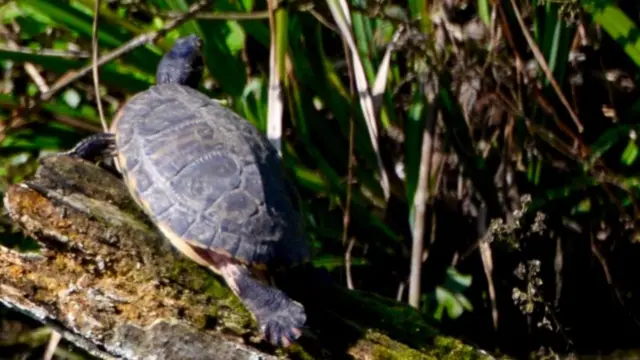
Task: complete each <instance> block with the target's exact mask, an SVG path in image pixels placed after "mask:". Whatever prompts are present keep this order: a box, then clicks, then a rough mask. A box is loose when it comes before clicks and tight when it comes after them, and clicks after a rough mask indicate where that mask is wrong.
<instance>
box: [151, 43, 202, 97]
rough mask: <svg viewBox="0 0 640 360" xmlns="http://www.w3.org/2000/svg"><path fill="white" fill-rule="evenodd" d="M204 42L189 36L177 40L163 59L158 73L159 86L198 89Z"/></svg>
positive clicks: (200, 78)
mask: <svg viewBox="0 0 640 360" xmlns="http://www.w3.org/2000/svg"><path fill="white" fill-rule="evenodd" d="M201 48H202V40H200V38H199V37H198V36H196V35H189V36H185V37H182V38H179V39H178V40H176V42H175V44H174V45H173V47H172V48H171V50H170V51H169V52H168V53H167V54H166V55H165V56H163V57H162V60H160V64H159V65H158V71H157V72H156V83H157V84H180V85H187V86H190V87H192V88H197V87H198V84H199V83H200V80H202V71H203V60H202V52H201Z"/></svg>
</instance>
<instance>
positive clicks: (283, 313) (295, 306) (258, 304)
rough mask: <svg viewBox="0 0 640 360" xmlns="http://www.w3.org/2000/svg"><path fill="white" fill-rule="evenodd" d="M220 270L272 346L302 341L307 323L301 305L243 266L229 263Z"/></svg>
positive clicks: (285, 345)
mask: <svg viewBox="0 0 640 360" xmlns="http://www.w3.org/2000/svg"><path fill="white" fill-rule="evenodd" d="M220 270H222V271H221V274H222V276H223V277H224V278H225V280H226V281H227V283H228V284H229V286H230V287H231V288H232V289H233V291H234V292H235V293H236V295H238V297H239V298H240V300H241V301H242V302H243V303H244V304H245V306H246V307H247V309H248V310H249V311H250V312H251V313H253V315H254V316H255V317H256V320H257V321H258V324H259V326H260V329H261V330H262V331H263V333H264V336H265V338H266V339H267V340H268V341H269V342H270V343H271V344H273V345H275V346H284V347H287V346H288V345H289V344H291V343H292V342H294V341H295V340H296V339H298V338H299V337H300V335H301V334H302V328H303V327H304V324H305V322H306V320H307V316H306V314H305V310H304V307H303V306H302V304H300V303H298V302H296V301H294V300H292V299H291V298H289V297H288V296H287V295H285V294H284V293H283V292H282V291H280V290H278V289H276V288H274V287H271V286H269V285H267V284H264V283H262V282H260V281H259V280H257V279H256V278H254V277H253V275H252V274H251V272H250V271H249V270H248V269H247V268H246V267H245V266H243V265H239V264H233V263H227V264H225V265H224V266H223V269H220Z"/></svg>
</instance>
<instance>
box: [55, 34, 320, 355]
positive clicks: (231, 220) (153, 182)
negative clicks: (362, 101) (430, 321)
mask: <svg viewBox="0 0 640 360" xmlns="http://www.w3.org/2000/svg"><path fill="white" fill-rule="evenodd" d="M201 46H202V41H201V39H200V38H199V37H198V36H196V35H189V36H185V37H181V38H179V39H178V40H176V41H175V43H174V45H173V47H172V48H171V49H170V51H169V52H167V53H166V54H165V55H164V56H163V57H162V59H161V61H160V63H159V65H158V67H157V72H156V82H155V84H153V85H151V86H150V87H149V88H148V89H146V90H144V91H141V92H139V93H137V94H135V95H134V96H132V97H131V98H130V99H129V100H128V101H127V102H126V103H125V104H124V105H123V107H122V108H121V109H120V110H119V111H118V112H117V113H116V115H115V117H114V120H113V122H112V125H111V126H110V129H109V130H108V131H105V132H100V133H95V134H93V135H90V136H88V137H85V138H84V139H82V140H81V141H79V142H78V143H76V145H75V146H74V147H73V148H72V149H71V150H69V151H67V152H66V154H67V155H69V156H74V157H78V158H81V159H84V160H89V161H97V160H96V159H97V158H101V159H112V160H114V163H115V165H116V169H117V171H118V172H119V173H121V174H122V178H123V180H124V183H125V185H126V187H127V188H128V190H129V192H130V193H131V195H132V197H133V198H134V199H135V201H136V202H137V203H138V205H139V206H140V207H141V208H142V209H143V210H144V212H145V213H146V214H147V215H148V217H149V218H150V219H151V221H152V222H153V223H154V225H155V226H157V228H158V229H159V230H160V232H161V233H162V234H163V235H164V237H165V238H167V239H168V240H169V242H170V243H171V244H172V245H173V246H174V247H175V248H176V249H178V250H179V251H180V252H181V253H182V254H183V255H186V256H187V257H188V258H189V259H191V260H193V261H195V262H196V263H198V264H200V265H202V266H205V267H207V268H208V269H210V270H212V271H213V272H214V273H216V274H218V275H221V276H222V277H223V278H224V280H225V281H226V283H227V285H228V286H229V287H230V288H231V290H232V291H233V293H234V294H235V295H236V296H237V297H238V298H239V299H240V300H241V302H242V303H243V304H244V305H245V307H246V308H247V309H248V310H249V311H250V313H251V314H252V315H253V316H254V317H255V319H256V321H257V323H258V325H259V327H260V330H261V331H262V333H263V334H264V337H265V338H266V339H267V340H268V341H269V342H270V343H271V344H273V345H275V346H281V347H287V346H289V345H290V344H291V343H293V342H295V341H296V340H297V339H298V338H299V337H300V336H301V334H302V331H303V329H304V328H305V324H306V318H307V316H306V312H305V308H304V306H303V305H302V304H301V303H299V302H297V301H295V300H293V299H291V298H290V297H289V296H287V295H286V294H285V293H284V292H283V291H282V290H280V289H278V288H277V287H276V286H275V284H273V281H270V279H273V277H272V276H271V275H273V274H274V272H277V271H278V270H282V269H290V268H291V267H293V266H295V265H300V264H302V263H305V262H307V260H308V257H309V251H310V249H309V244H308V240H307V237H306V235H305V231H304V226H303V221H302V220H303V219H302V216H301V212H300V207H299V203H298V201H299V199H298V193H297V192H296V190H295V188H294V186H293V185H292V183H291V181H290V180H289V179H288V178H287V176H286V173H285V170H284V166H283V164H282V160H281V158H280V155H279V154H278V151H277V150H276V148H275V147H274V146H273V145H272V143H271V142H270V141H269V140H268V139H267V138H266V136H265V135H264V134H263V133H261V132H260V131H259V130H258V129H257V128H256V127H255V126H254V125H253V124H252V123H250V122H249V121H248V120H246V119H244V118H243V117H241V116H240V115H238V114H236V113H235V112H233V111H232V110H231V109H229V108H228V107H226V106H223V105H222V104H221V103H220V102H219V101H216V100H214V99H211V98H210V97H208V96H206V95H205V94H203V93H202V92H200V91H199V90H198V89H197V87H198V84H199V83H200V81H201V80H202V76H203V55H202V53H201Z"/></svg>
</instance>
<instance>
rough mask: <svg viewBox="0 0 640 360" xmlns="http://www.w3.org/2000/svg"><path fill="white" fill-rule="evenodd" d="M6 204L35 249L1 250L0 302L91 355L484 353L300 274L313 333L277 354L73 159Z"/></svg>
mask: <svg viewBox="0 0 640 360" xmlns="http://www.w3.org/2000/svg"><path fill="white" fill-rule="evenodd" d="M4 204H5V208H6V209H7V211H8V212H9V215H10V216H11V218H12V219H13V220H14V221H15V222H16V224H18V225H19V226H20V227H21V228H22V229H23V231H24V232H25V233H26V234H28V235H30V236H31V237H32V238H34V239H36V241H37V242H38V244H39V245H40V249H39V250H38V251H35V252H29V253H24V252H18V251H15V250H9V249H6V248H0V249H1V251H0V268H1V269H2V271H1V272H0V301H2V302H3V303H4V304H5V305H7V306H10V307H12V308H15V309H18V310H20V311H23V312H24V313H26V314H28V315H29V316H31V317H33V318H36V319H38V320H40V321H42V322H44V323H47V324H50V325H52V326H54V327H56V329H57V330H58V331H60V332H61V333H62V335H63V336H64V337H65V338H66V339H68V340H70V341H71V342H73V343H75V344H77V345H78V346H80V347H82V348H84V349H86V350H88V351H89V352H91V353H92V354H94V355H95V356H97V357H99V358H103V359H112V358H123V359H150V358H153V359H272V358H275V356H276V355H278V356H285V357H289V358H331V359H337V358H345V357H352V358H358V359H377V358H385V359H389V358H397V359H432V358H438V359H442V358H449V357H450V358H456V359H458V358H461V357H473V358H477V357H478V356H479V357H487V358H490V357H488V356H486V355H483V354H484V353H483V352H482V351H479V350H477V349H474V348H473V347H471V346H468V345H464V344H463V343H462V342H460V341H458V340H456V339H453V338H449V337H446V336H442V335H438V333H437V331H435V330H434V329H432V328H431V327H429V326H428V325H426V323H425V322H424V319H422V317H421V316H420V314H419V313H418V312H416V311H414V310H413V309H410V308H408V307H406V306H404V305H401V304H397V303H394V302H392V301H388V300H384V299H381V298H379V297H377V296H373V295H364V294H361V293H358V292H351V291H347V290H345V289H342V288H339V287H337V286H334V285H318V284H309V287H308V288H306V287H305V286H303V285H301V284H304V283H305V282H304V281H303V280H304V279H298V281H297V282H295V283H294V284H295V285H293V286H290V288H289V290H290V293H291V294H292V296H293V297H294V298H296V299H298V300H299V301H301V302H303V303H304V304H305V305H306V306H307V308H308V312H309V326H310V327H309V329H307V330H306V331H305V334H304V335H303V337H302V338H301V340H300V342H299V344H296V345H294V346H292V347H290V348H288V349H287V350H286V351H282V350H278V349H274V348H272V347H271V346H269V345H268V344H266V342H263V341H261V336H260V333H259V332H258V331H257V330H256V327H255V322H254V320H253V319H252V317H251V316H250V315H249V313H248V312H247V311H246V310H245V309H244V307H243V306H242V305H241V304H240V302H239V301H238V299H237V298H236V297H235V296H233V295H232V294H231V292H230V291H229V290H228V289H227V287H226V286H225V285H224V283H223V282H221V280H220V279H219V278H218V277H216V276H215V275H214V274H212V273H211V272H209V271H207V270H205V269H204V268H202V267H199V266H197V265H195V264H194V263H192V262H191V261H189V260H188V259H186V258H185V257H183V256H182V255H180V254H179V253H178V252H176V251H175V250H174V249H173V248H172V247H171V246H170V245H169V243H168V242H167V241H165V240H164V239H163V237H162V236H161V235H160V234H159V232H158V231H157V230H156V229H155V228H154V227H153V225H152V224H151V223H149V221H148V219H147V218H146V217H145V216H144V214H143V213H142V212H141V211H140V209H139V208H138V207H137V206H136V204H135V202H134V201H133V200H132V199H131V197H130V196H129V194H128V192H127V190H126V188H125V187H124V185H123V183H122V182H121V180H120V179H118V178H117V177H116V176H114V175H113V174H110V173H109V172H107V171H105V170H103V169H101V168H99V167H98V166H95V165H93V164H89V163H87V162H84V161H81V160H77V159H73V158H69V157H66V156H60V157H50V158H45V159H43V161H42V162H41V166H40V168H39V170H38V172H37V173H36V175H35V177H34V178H33V179H31V180H29V182H28V183H24V184H19V185H14V186H11V187H10V188H9V189H8V191H7V193H6V195H5V198H4ZM299 274H304V272H299ZM307 283H309V281H307Z"/></svg>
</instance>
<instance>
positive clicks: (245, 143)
mask: <svg viewBox="0 0 640 360" xmlns="http://www.w3.org/2000/svg"><path fill="white" fill-rule="evenodd" d="M112 132H114V133H115V135H116V146H117V150H118V159H117V162H118V166H119V168H120V170H121V172H122V174H123V177H124V179H125V182H126V184H127V186H128V188H129V190H130V191H131V194H132V195H133V196H134V198H135V199H136V201H137V202H138V204H140V206H141V207H142V208H143V209H144V210H145V212H146V213H147V214H148V215H149V217H150V218H151V219H152V220H153V221H154V222H155V223H156V224H157V225H158V227H159V228H160V229H161V231H162V232H163V233H164V234H165V236H167V237H168V238H169V240H171V242H172V243H173V244H174V245H175V246H177V247H178V248H179V249H181V250H182V251H183V252H186V254H187V255H189V256H190V257H192V258H194V257H195V258H194V260H196V261H198V262H200V263H202V264H205V263H206V261H204V260H203V259H202V258H200V261H199V260H198V258H199V256H198V255H197V254H194V252H195V253H201V250H202V249H206V250H212V251H216V252H218V253H221V254H226V255H229V256H231V257H233V258H235V259H237V260H239V261H240V262H242V263H245V264H249V265H264V266H267V267H271V266H290V265H293V264H297V263H300V262H302V261H304V260H305V259H306V258H307V256H308V252H309V249H308V244H307V242H306V237H305V235H304V230H303V226H302V224H301V217H300V214H299V211H298V208H297V203H296V201H297V199H296V197H295V193H294V191H293V189H292V187H291V185H290V183H288V182H287V179H286V178H285V176H284V172H283V168H282V164H281V161H280V158H279V156H278V153H277V151H276V150H275V148H274V147H273V146H272V145H271V143H270V142H269V141H268V140H267V138H266V137H265V136H264V135H263V134H262V133H260V132H259V131H258V129H256V128H255V127H254V126H253V125H252V124H251V123H250V122H248V121H247V120H245V119H243V118H241V117H240V116H238V115H237V114H235V113H234V112H232V111H231V110H229V109H227V108H226V107H224V106H222V105H221V104H220V103H219V102H217V101H214V100H212V99H210V98H208V97H207V96H205V95H204V94H202V93H201V92H199V91H197V90H195V89H192V88H190V87H186V86H182V85H177V84H163V85H155V86H152V87H151V88H150V89H148V90H146V91H144V92H141V93H139V94H137V95H135V96H134V97H132V98H131V99H130V100H129V101H128V102H127V104H126V105H125V106H124V107H123V108H122V109H121V110H120V112H119V114H118V115H117V117H116V119H115V121H114V123H113V125H112ZM189 248H191V249H189Z"/></svg>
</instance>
